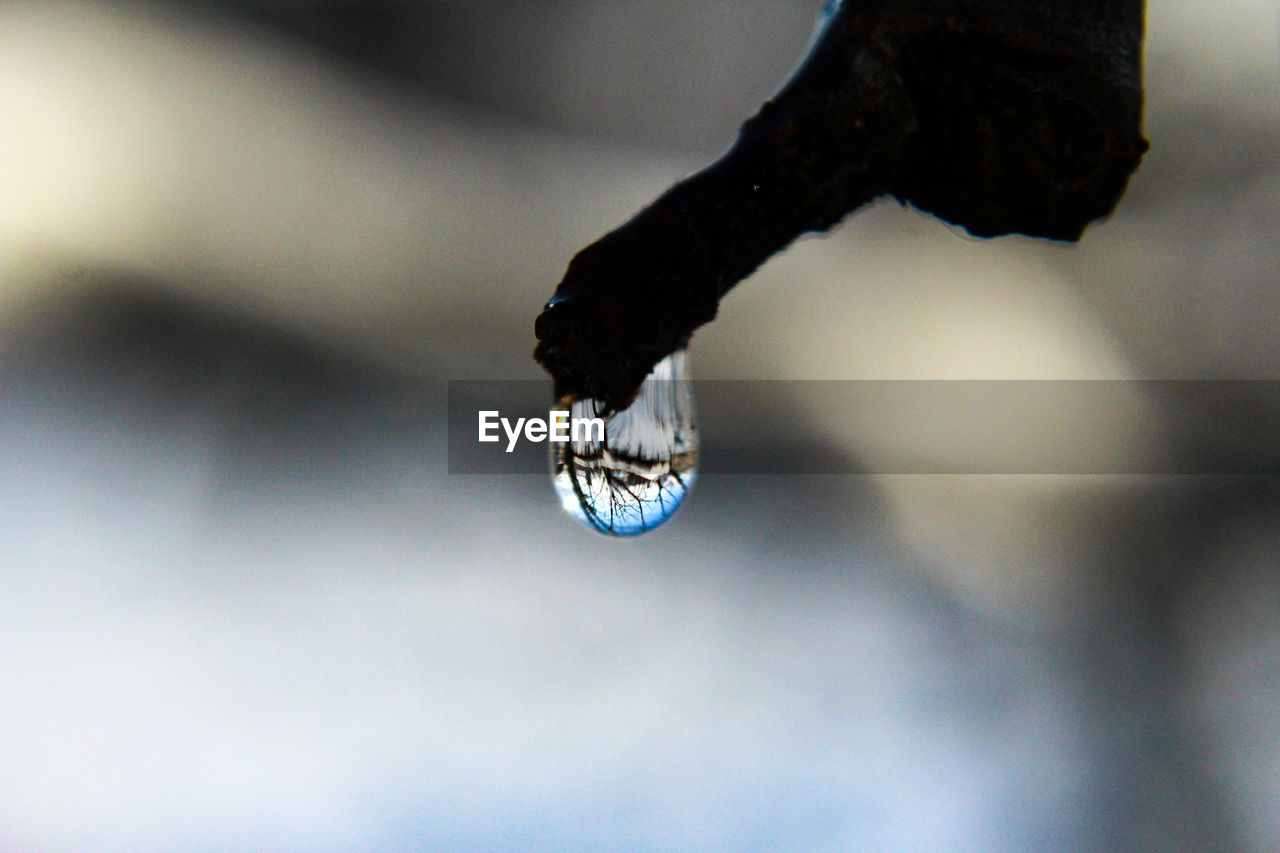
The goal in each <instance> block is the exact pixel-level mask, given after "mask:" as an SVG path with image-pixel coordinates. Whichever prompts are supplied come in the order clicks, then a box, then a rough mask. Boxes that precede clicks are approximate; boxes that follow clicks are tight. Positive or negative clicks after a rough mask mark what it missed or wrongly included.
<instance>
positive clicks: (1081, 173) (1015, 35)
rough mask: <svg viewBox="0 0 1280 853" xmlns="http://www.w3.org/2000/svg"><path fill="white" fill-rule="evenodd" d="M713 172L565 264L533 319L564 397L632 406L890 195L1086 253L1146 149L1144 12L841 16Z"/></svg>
mask: <svg viewBox="0 0 1280 853" xmlns="http://www.w3.org/2000/svg"><path fill="white" fill-rule="evenodd" d="M829 13H830V16H831V17H830V20H829V22H828V24H827V26H826V29H825V31H824V33H823V35H822V37H821V38H820V39H819V40H818V42H817V43H816V44H815V46H814V49H813V51H812V52H811V53H810V55H809V57H808V58H807V60H806V61H805V63H804V65H803V66H802V67H801V68H800V70H799V71H798V72H797V74H796V76H795V77H794V78H793V79H792V80H791V81H790V82H789V83H788V84H787V85H786V87H784V89H783V90H782V91H781V92H780V93H779V94H778V95H777V96H776V97H774V98H773V99H771V100H770V101H768V102H766V103H765V105H764V106H763V108H762V109H761V110H760V112H759V113H758V114H757V115H756V116H754V117H753V118H751V119H750V120H749V121H747V122H746V124H745V125H743V128H742V131H741V134H740V135H739V138H738V141H737V143H736V144H735V145H734V147H733V148H732V149H731V150H730V151H729V152H728V153H727V154H726V155H725V156H724V157H723V158H722V159H721V160H720V161H718V162H717V163H715V164H714V165H712V166H710V167H708V168H707V169H705V170H704V171H702V172H699V173H698V174H696V175H694V176H692V177H690V178H688V179H686V180H684V181H682V182H680V183H679V184H676V185H675V186H674V187H672V188H671V189H670V190H668V191H667V192H666V193H665V194H663V195H662V196H661V197H660V198H659V199H658V200H657V201H655V202H654V203H653V204H651V205H650V206H649V207H647V208H645V209H644V210H643V211H641V212H640V213H639V214H638V215H636V217H635V218H633V219H632V220H631V221H629V222H627V223H626V224H625V225H623V226H622V227H620V228H618V229H617V230H615V231H613V232H611V233H609V234H607V235H605V236H604V237H602V238H601V239H600V240H598V241H597V242H595V243H593V244H592V245H590V246H588V247H587V248H585V249H583V250H582V251H581V252H580V253H579V254H578V255H577V256H576V257H575V258H574V259H573V261H572V262H571V263H570V264H569V269H568V271H567V272H566V274H565V277H564V280H563V281H562V282H561V284H560V286H559V288H558V289H557V290H556V294H555V297H554V298H553V299H552V301H551V303H550V304H549V305H548V307H547V308H546V310H544V311H543V313H542V315H541V316H539V317H538V322H537V325H536V332H537V336H538V340H539V343H538V348H537V350H536V352H535V357H536V358H537V360H538V361H539V362H540V363H541V364H542V365H543V366H544V367H545V368H546V369H547V370H548V371H549V372H550V373H551V375H552V377H553V379H554V380H555V386H556V394H557V396H564V395H579V396H592V397H596V398H599V399H602V400H604V401H605V402H606V403H607V404H608V405H610V406H612V407H614V408H619V409H620V408H623V407H625V405H626V403H627V401H628V400H629V399H630V398H631V397H632V396H633V395H634V393H635V390H636V388H637V387H638V386H639V384H640V382H641V381H642V380H643V379H644V377H645V376H646V375H647V374H648V372H649V371H650V370H651V369H652V367H653V365H654V364H655V363H656V362H657V361H659V360H660V359H662V358H663V357H665V356H666V355H667V354H669V353H670V352H671V351H672V350H674V349H676V348H678V347H680V346H682V345H684V344H685V343H686V342H687V341H688V339H689V336H690V335H691V334H692V333H693V331H694V329H696V328H697V327H698V326H701V325H702V324H703V323H706V322H708V321H709V320H711V319H712V318H714V317H715V314H716V307H717V305H718V303H719V300H720V298H721V297H722V296H724V294H725V293H726V292H727V291H728V290H729V289H730V288H732V287H733V286H734V285H735V284H737V283H738V282H739V281H741V280H742V279H743V278H745V277H747V276H748V275H750V274H751V273H752V272H753V271H754V270H755V269H756V268H757V267H758V266H759V265H760V264H762V263H763V262H764V261H765V260H767V259H768V258H769V257H770V256H771V255H772V254H774V253H775V252H777V251H779V250H780V249H782V248H784V247H785V246H786V245H787V244H789V243H790V242H791V241H792V240H794V239H795V238H796V237H798V236H799V235H800V234H803V233H805V232H808V231H824V230H826V229H828V228H830V227H831V226H832V225H834V224H835V223H837V222H839V221H840V220H841V219H842V218H843V217H844V216H846V215H847V214H848V213H850V212H851V211H853V210H855V209H856V208H858V207H860V206H861V205H863V204H865V203H866V202H868V201H870V200H872V199H874V198H876V197H877V196H881V195H885V194H892V195H894V196H896V197H897V198H899V199H901V200H902V201H904V202H908V201H909V202H911V203H912V204H914V205H916V206H917V207H920V208H922V209H924V210H927V211H930V212H932V213H935V214H937V215H938V216H940V217H942V218H944V219H947V220H949V221H951V222H954V223H957V224H959V225H962V226H964V227H965V228H967V229H968V230H969V231H970V232H972V233H973V234H976V235H979V236H983V237H991V236H996V235H999V234H1008V233H1012V232H1018V233H1023V234H1029V235H1032V236H1037V237H1049V238H1054V239H1061V240H1076V239H1079V237H1080V234H1081V232H1082V231H1083V230H1084V227H1085V226H1086V225H1087V224H1088V223H1089V222H1091V221H1093V220H1094V219H1097V218H1098V217H1101V216H1105V215H1107V214H1108V213H1109V212H1110V211H1111V210H1112V209H1113V208H1114V206H1115V204H1116V202H1117V201H1118V200H1119V198H1120V195H1121V194H1122V193H1123V191H1124V188H1125V185H1126V183H1127V181H1128V179H1129V176H1130V174H1132V172H1133V170H1134V169H1136V168H1137V166H1138V162H1139V160H1140V159H1141V157H1142V154H1143V152H1144V151H1145V150H1146V147H1147V143H1146V141H1145V140H1144V139H1143V138H1142V135H1141V132H1140V124H1141V113H1142V88H1141V61H1140V60H1141V47H1142V32H1143V8H1142V2H1141V0H1039V2H1036V0H846V2H845V3H843V4H838V5H835V6H833V7H832V8H831V9H830V12H829Z"/></svg>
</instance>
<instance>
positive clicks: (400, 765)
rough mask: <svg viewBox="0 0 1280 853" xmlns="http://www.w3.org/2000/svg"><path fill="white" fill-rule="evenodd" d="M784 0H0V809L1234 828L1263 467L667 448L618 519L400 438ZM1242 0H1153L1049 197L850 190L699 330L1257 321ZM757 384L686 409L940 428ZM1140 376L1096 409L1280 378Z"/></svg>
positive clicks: (669, 154)
mask: <svg viewBox="0 0 1280 853" xmlns="http://www.w3.org/2000/svg"><path fill="white" fill-rule="evenodd" d="M817 5H818V3H817V2H816V0H815V2H803V0H790V1H788V0H751V2H745V0H684V2H675V0H652V2H644V3H641V2H630V3H622V2H601V0H546V1H545V2H538V3H527V4H516V3H510V4H507V3H501V2H497V0H484V2H482V1H481V0H466V2H464V0H420V2H417V3H411V2H409V0H401V2H375V3H354V2H352V3H333V2H303V3H294V4H279V3H267V2H265V0H259V2H253V0H240V2H225V3H217V2H190V3H182V4H145V3H83V4H81V3H71V2H68V3H57V4H52V3H38V2H10V3H6V4H4V5H3V6H0V114H2V115H4V116H5V119H6V120H5V133H4V134H3V135H0V315H2V322H0V488H2V489H3V491H2V492H0V494H2V495H3V497H2V498H0V501H2V506H3V512H0V849H3V850H6V851H9V850H12V851H62V850H95V851H109V850H140V849H154V850H169V851H172V850H193V851H194V850H241V849H298V850H302V849H305V850H327V849H332V850H372V849H520V850H565V849H613V850H642V849H643V850H648V849H698V850H703V849H723V850H761V849H778V850H797V851H818V850H850V849H857V850H957V851H958V850H983V851H1000V850H1008V851H1017V850H1040V849H1053V850H1065V849H1070V850H1098V851H1104V850H1171V849H1238V850H1256V851H1268V850H1274V849H1277V848H1280V809H1277V808H1276V803H1277V802H1280V710H1278V709H1280V574H1278V573H1277V568H1280V524H1277V522H1278V521H1280V487H1278V486H1277V482H1276V480H1275V478H1274V475H1273V474H1272V475H1270V476H1259V477H1207V476H1206V477H1152V476H1146V477H1143V476H1127V477H1121V476H1112V477H1097V476H1095V477H1085V476H1053V477H1050V476H1017V477H996V476H950V477H944V476H936V477H930V476H858V477H853V476H773V477H765V476H755V477H745V476H741V477H729V476H721V477H708V478H704V480H703V481H702V482H700V483H699V486H698V488H697V490H696V492H695V494H694V495H693V497H692V498H691V500H690V502H689V505H688V506H687V507H686V508H685V509H684V510H682V512H681V515H680V517H679V518H678V519H676V520H675V521H673V522H672V523H671V524H670V525H669V526H668V527H666V528H664V529H663V530H661V531H659V532H657V533H655V534H652V535H651V536H649V537H645V538H644V539H642V540H640V541H636V542H623V543H619V542H612V541H604V540H602V539H600V538H597V537H594V536H592V535H590V534H588V533H586V532H584V531H581V530H579V529H577V528H576V527H575V526H573V525H572V524H571V523H570V522H569V521H568V520H567V519H566V518H564V517H563V515H562V513H561V511H560V509H559V507H558V506H557V505H556V503H555V501H554V499H553V496H552V493H551V490H550V486H549V484H548V483H547V482H545V481H542V480H537V481H534V480H533V479H532V478H527V477H464V476H458V475H452V476H451V475H449V474H448V473H447V470H446V466H445V449H444V424H445V419H446V412H445V382H446V380H448V379H462V378H530V379H532V378H537V377H538V372H537V368H536V366H535V365H534V364H533V362H532V360H531V358H530V352H531V349H532V345H533V339H532V320H533V317H534V316H535V315H536V313H537V311H538V309H539V307H540V305H541V303H542V302H543V301H545V299H546V298H547V297H548V296H549V295H550V293H551V291H552V289H553V287H554V285H555V283H556V281H557V280H558V279H559V276H560V274H561V273H562V272H563V269H564V266H565V264H566V263H567V261H568V259H569V257H571V256H572V254H573V253H574V252H575V251H576V250H577V249H579V248H581V247H582V246H583V245H585V244H586V243H588V242H590V241H591V240H592V239H594V238H595V237H597V236H598V235H599V234H600V233H601V232H602V231H603V230H605V229H607V228H610V227H612V226H614V225H616V224H618V223H620V222H622V221H623V220H624V219H625V218H626V217H627V216H629V215H630V214H631V213H632V212H634V211H635V210H636V209H638V208H639V207H640V206H641V205H642V204H644V203H645V202H647V201H648V200H649V199H651V198H652V197H654V196H655V195H656V194H657V193H658V192H660V191H661V190H662V189H663V188H665V186H666V185H667V184H669V183H670V182H671V181H672V180H674V179H675V178H677V177H679V176H681V175H682V174H685V173H687V172H688V171H690V170H692V169H693V168H696V167H697V166H699V165H701V164H702V163H704V162H706V161H707V160H708V159H709V158H710V157H712V156H714V155H715V154H716V153H718V151H719V150H721V149H722V148H723V147H724V146H725V145H726V144H727V143H728V142H729V141H730V140H731V139H732V137H733V134H734V133H735V132H736V128H737V125H738V123H739V122H740V121H741V120H742V119H743V118H744V117H746V116H747V115H749V114H750V113H751V112H753V111H754V109H755V108H756V106H757V105H758V103H759V102H760V101H761V100H762V99H763V98H765V97H767V96H768V94H770V92H771V91H772V90H773V89H774V88H775V87H776V85H777V84H778V83H779V82H781V80H782V79H783V78H784V77H785V76H786V73H787V72H788V70H789V69H790V68H791V67H792V65H793V64H794V62H795V60H796V58H797V57H798V56H799V55H800V53H801V52H802V51H803V48H804V45H805V42H806V39H807V38H808V36H809V33H810V28H811V26H812V23H813V19H814V17H815V15H816V12H817V8H816V7H817ZM1278 24H1280V20H1278V13H1277V10H1276V7H1275V6H1274V4H1272V3H1268V2H1264V0H1244V2H1240V3H1236V4H1232V7H1231V8H1230V9H1219V8H1216V7H1213V6H1211V5H1208V4H1202V3H1194V2H1191V0H1153V2H1151V3H1150V5H1149V12H1148V41H1147V93H1148V112H1147V124H1146V135H1147V136H1148V138H1149V139H1150V140H1151V144H1152V147H1151V151H1150V153H1149V154H1148V155H1147V157H1146V159H1145V161H1144V164H1143V166H1142V168H1141V169H1140V170H1139V172H1138V174H1137V176H1136V177H1135V179H1134V181H1133V183H1132V184H1131V186H1130V189H1129V192H1128V194H1127V195H1126V197H1125V199H1124V200H1123V201H1122V202H1121V205H1120V208H1119V209H1118V210H1117V212H1116V214H1115V215H1114V216H1113V217H1112V218H1111V219H1110V220H1108V221H1106V222H1102V223H1098V224H1096V225H1094V226H1093V227H1092V228H1090V229H1089V231H1087V232H1086V234H1085V238H1084V240H1083V241H1082V242H1081V243H1080V244H1079V245H1075V246H1067V245H1061V244H1049V243H1044V242H1038V241H1033V240H1027V239H1020V238H1007V239H1000V240H996V241H989V242H981V241H975V240H972V239H965V238H963V237H961V236H960V235H958V234H957V233H956V232H955V231H954V230H953V229H951V228H949V227H947V226H945V225H943V224H942V223H940V222H938V221H937V220H934V219H932V218H929V217H926V216H922V215H920V214H917V213H914V212H912V211H909V210H903V209H901V208H899V207H897V206H896V205H894V204H891V203H882V204H879V205H877V206H875V207H873V208H871V209H869V210H866V211H863V212H861V213H860V214H858V215H856V216H854V217H853V218H851V219H850V220H849V221H847V222H846V223H844V225H842V226H841V227H840V228H838V229H836V230H835V231H834V232H833V233H832V234H830V235H828V236H827V237H825V238H821V239H808V240H804V241H802V242H801V243H799V244H797V245H796V246H794V247H793V248H792V249H791V250H790V251H788V252H787V253H786V254H785V255H783V256H780V257H778V258H775V259H774V260H773V261H772V262H770V263H769V264H768V265H767V266H766V267H765V268H764V269H762V270H761V271H760V272H759V273H758V274H757V275H756V276H755V277H754V278H753V279H752V280H750V281H748V282H747V283H745V284H744V285H742V286H741V287H740V288H739V289H738V290H737V291H735V292H734V293H733V294H732V295H731V296H730V297H729V299H728V300H727V301H726V302H725V303H724V305H723V306H722V310H721V317H720V318H719V319H718V320H717V321H715V322H714V323H713V324H711V325H710V326H708V327H706V328H705V329H704V330H702V331H701V332H700V333H699V334H698V335H697V336H696V337H695V339H694V342H693V349H692V353H693V360H694V365H695V368H696V370H697V371H698V373H699V375H700V376H704V377H712V376H714V377H721V378H786V379H803V378H891V379H913V378H1111V379H1124V378H1208V379H1233V378H1250V379H1259V378H1264V379H1265V378H1273V377H1278V376H1280V297H1277V290H1276V278H1277V275H1276V263H1275V258H1276V256H1277V254H1278V253H1280V236H1278V235H1280V97H1277V91H1278V90H1280V60H1278V57H1277V53H1278V45H1280V40H1278V38H1277V36H1278V32H1277V30H1278ZM788 387H794V388H795V389H796V391H795V392H794V398H792V399H785V400H759V401H749V402H753V403H754V404H755V405H756V406H757V408H758V409H759V410H760V411H762V412H764V411H767V412H769V413H770V414H768V416H766V415H763V414H762V415H761V416H760V418H759V419H758V420H757V421H755V422H752V421H751V420H750V419H747V420H744V422H742V423H741V424H740V425H739V427H738V429H737V431H736V432H735V433H734V434H732V435H723V434H722V435H704V437H703V440H704V444H705V446H706V447H707V448H708V452H713V450H712V449H713V448H714V447H715V446H717V445H719V446H720V447H722V448H726V449H727V450H728V451H731V450H732V449H733V448H735V447H736V448H741V449H749V448H758V447H762V446H763V447H767V446H768V443H769V441H771V440H774V439H775V438H776V436H777V432H776V424H777V423H778V422H779V421H780V419H781V418H783V417H785V419H786V423H787V424H788V425H789V426H788V430H789V436H788V439H789V440H790V441H791V442H792V443H793V444H797V445H808V446H811V447H813V448H816V449H820V450H821V452H826V453H838V454H841V455H842V456H845V457H848V458H852V459H856V460H864V461H865V462H866V465H867V468H868V470H874V469H875V461H876V459H877V458H879V455H880V454H884V453H889V452H892V453H901V452H904V451H906V452H914V453H918V454H920V455H923V456H930V455H933V456H935V457H936V458H939V459H945V458H947V456H948V455H949V454H954V453H957V452H961V451H962V450H963V449H964V448H959V447H955V446H949V445H948V444H947V442H946V441H945V440H944V441H937V440H936V438H935V439H930V440H929V442H928V443H925V444H923V445H922V446H916V445H914V444H913V442H915V441H921V440H922V439H920V437H919V436H912V435H901V434H897V435H886V434H884V432H883V431H882V430H877V429H875V423H876V421H875V413H867V412H850V411H842V410H839V408H838V407H831V406H824V405H822V401H821V400H811V399H807V398H806V397H805V394H804V392H803V389H804V387H805V386H804V385H803V383H797V384H796V385H794V386H788ZM1229 387H1230V386H1228V385H1224V388H1229ZM1136 393H1138V392H1137V391H1135V394H1136ZM1147 402H1148V401H1145V400H1141V399H1138V400H1135V401H1134V403H1135V405H1134V406H1133V407H1126V408H1124V410H1123V412H1121V411H1117V412H1108V411H1101V412H1096V413H1091V417H1090V418H1088V419H1086V420H1087V424H1088V426H1087V428H1088V429H1089V430H1092V431H1093V433H1094V434H1093V435H1092V439H1093V440H1094V441H1096V442H1103V443H1106V444H1107V445H1108V446H1111V447H1117V448H1119V451H1120V452H1123V453H1126V454H1129V455H1130V456H1131V457H1132V458H1134V459H1139V460H1140V459H1143V458H1147V457H1149V456H1155V455H1159V454H1169V453H1174V454H1187V453H1195V452H1198V449H1199V448H1201V447H1202V446H1208V447H1212V446H1217V445H1219V444H1221V443H1224V442H1226V443H1230V442H1231V441H1232V436H1234V435H1240V434H1247V433H1249V432H1256V431H1258V430H1270V431H1272V432H1275V431H1276V430H1277V425H1278V424H1280V412H1276V411H1274V410H1272V409H1271V408H1269V407H1268V406H1267V405H1266V401H1264V400H1254V399H1250V398H1248V397H1247V396H1244V397H1239V396H1236V397H1231V396H1229V395H1228V397H1227V398H1226V399H1225V401H1224V405H1223V406H1222V407H1220V408H1218V409H1216V410H1214V411H1204V412H1172V411H1168V410H1166V409H1162V408H1161V407H1159V406H1154V405H1147ZM746 408H748V409H749V408H750V406H747V407H746ZM1135 411H1138V412H1140V413H1141V414H1140V415H1136V414H1134V412H1135ZM993 417H996V418H997V419H998V413H993ZM1172 419H1178V420H1179V423H1186V422H1190V423H1192V424H1195V425H1196V429H1195V430H1193V431H1192V433H1191V435H1192V437H1193V441H1192V443H1191V445H1188V446H1184V445H1177V446H1170V445H1168V443H1167V441H1166V439H1165V438H1164V436H1165V435H1166V433H1165V432H1164V431H1163V430H1162V425H1163V424H1165V423H1167V422H1169V421H1170V420H1172ZM925 433H927V434H928V435H932V436H935V437H936V436H937V435H938V434H944V435H945V430H941V431H940V430H932V431H929V430H926V431H925ZM922 434H923V433H922ZM1178 434H1179V435H1180V436H1184V437H1185V436H1186V435H1187V433H1186V431H1185V430H1184V431H1181V432H1179V433H1178ZM1078 438H1079V436H1075V435H1062V436H1053V435H1049V436H1045V437H1044V441H1045V442H1046V443H1047V444H1048V445H1050V446H1053V445H1055V444H1056V443H1058V442H1061V443H1062V444H1063V445H1069V444H1071V443H1072V442H1073V441H1074V440H1076V439H1078ZM742 452H747V451H746V450H743V451H742Z"/></svg>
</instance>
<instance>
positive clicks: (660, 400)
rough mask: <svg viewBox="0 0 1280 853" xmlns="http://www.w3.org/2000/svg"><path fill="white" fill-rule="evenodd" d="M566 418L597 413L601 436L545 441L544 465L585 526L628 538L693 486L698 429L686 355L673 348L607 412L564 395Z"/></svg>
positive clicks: (654, 522)
mask: <svg viewBox="0 0 1280 853" xmlns="http://www.w3.org/2000/svg"><path fill="white" fill-rule="evenodd" d="M559 409H561V410H567V411H569V417H570V420H571V422H574V421H577V420H579V419H582V418H603V419H604V422H605V429H604V440H603V441H601V440H599V435H598V434H597V433H595V432H590V433H588V432H587V431H585V430H584V431H583V433H582V434H579V435H578V436H577V437H576V438H575V440H572V441H567V442H552V443H551V470H552V476H553V478H554V481H555V485H556V491H557V492H558V493H559V495H560V500H561V502H562V503H563V504H564V506H565V509H567V510H568V511H569V513H570V514H571V515H573V516H574V517H575V518H577V519H578V520H579V521H582V522H583V523H584V524H586V525H587V526H589V527H591V528H593V529H595V530H598V531H600V532H601V533H608V534H611V535H613V536H634V535H635V534H637V533H644V532H646V531H649V530H652V529H653V528H655V527H657V526H658V525H660V524H662V523H663V522H664V521H666V520H667V519H668V518H670V517H671V515H672V514H673V513H674V512H675V511H676V509H677V508H678V507H679V506H680V503H681V501H683V500H684V497H685V495H687V494H688V493H689V489H690V488H692V486H693V481H694V477H695V475H696V468H697V464H698V429H697V426H696V425H695V424H694V420H693V392H692V389H691V387H690V384H689V374H688V357H687V356H686V354H685V351H684V350H677V351H676V352H673V353H672V354H671V355H669V356H667V357H666V358H664V359H663V360H662V361H660V362H658V363H657V364H656V365H655V366H654V368H653V372H651V373H650V374H649V376H648V378H647V379H645V381H644V383H643V384H642V385H641V386H640V390H639V391H638V392H637V393H636V397H635V400H634V401H633V402H632V403H631V405H630V406H628V407H627V408H626V409H624V410H623V411H621V412H609V411H608V410H607V409H606V407H605V406H604V404H603V403H602V402H601V401H599V400H596V399H594V398H590V397H588V398H580V399H574V398H566V399H564V400H562V401H561V402H560V405H559Z"/></svg>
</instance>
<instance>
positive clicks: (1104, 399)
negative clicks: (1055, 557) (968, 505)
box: [448, 380, 1280, 476]
mask: <svg viewBox="0 0 1280 853" xmlns="http://www.w3.org/2000/svg"><path fill="white" fill-rule="evenodd" d="M691 384H692V388H693V394H694V400H695V404H696V406H697V413H698V425H699V429H700V430H701V433H702V454H701V460H700V464H699V475H700V476H702V475H707V474H1078V475H1079V474H1166V475H1168V474H1178V475H1206V474H1208V475H1213V474H1231V475H1243V474H1249V475H1274V474H1277V473H1280V380H768V381H763V380H761V381H757V380H700V381H695V382H693V383H691ZM551 408H552V406H551V390H550V383H549V382H542V381H504V380H464V381H451V382H450V383H449V437H448V453H449V459H448V470H449V473H450V474H457V475H469V474H530V475H534V474H536V475H539V476H546V474H547V466H548V462H547V458H548V445H547V443H546V441H545V440H543V441H538V442H535V441H531V440H529V438H528V432H527V431H526V428H527V423H528V419H530V418H536V419H542V420H547V419H548V412H549V411H550V410H551ZM481 413H489V414H488V415H486V416H485V418H486V421H487V424H488V430H487V435H488V437H489V438H490V439H494V438H495V436H496V440H490V441H484V442H482V441H480V440H479V436H480V433H481V426H482V424H481V419H482V416H481ZM502 418H505V419H506V420H507V424H506V426H505V427H504V426H503V425H502V423H501V419H502ZM520 419H525V420H524V422H523V424H521V429H520V432H519V433H518V435H515V433H514V431H513V428H514V427H515V426H516V425H517V423H519V422H520ZM536 432H537V431H536V430H535V434H536ZM513 435H514V436H515V438H514V440H513ZM508 449H509V450H508Z"/></svg>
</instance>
